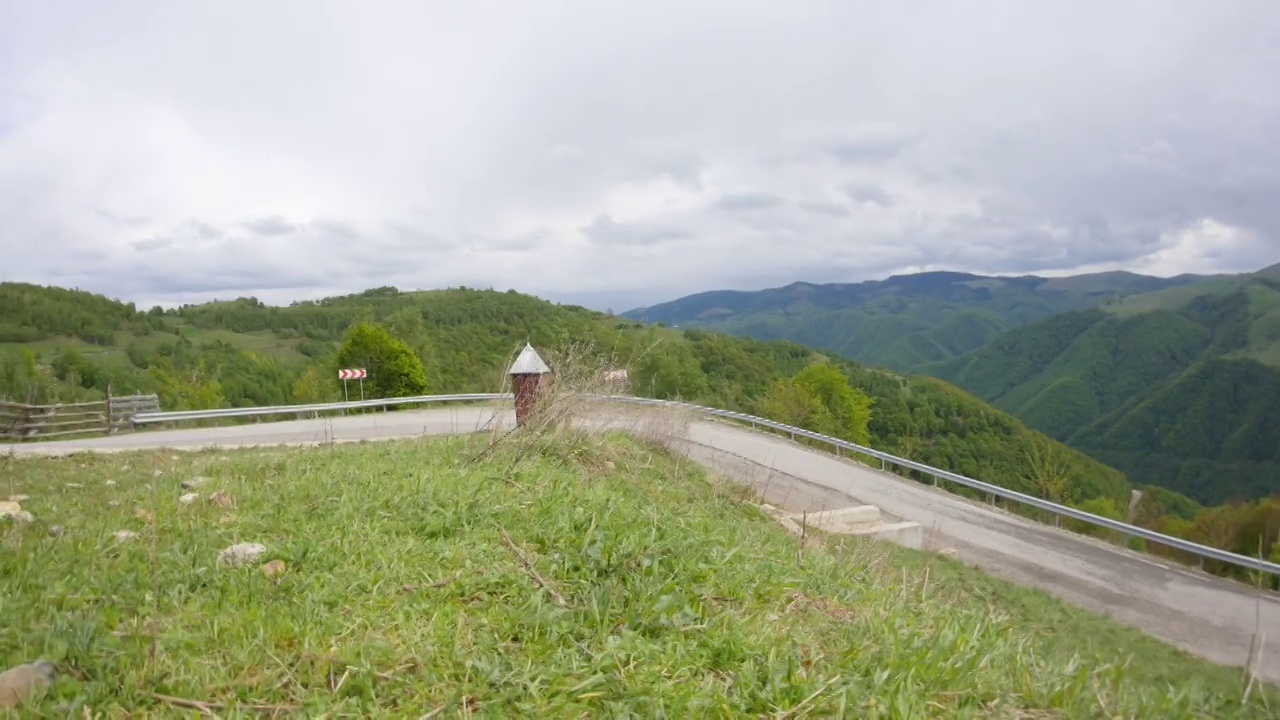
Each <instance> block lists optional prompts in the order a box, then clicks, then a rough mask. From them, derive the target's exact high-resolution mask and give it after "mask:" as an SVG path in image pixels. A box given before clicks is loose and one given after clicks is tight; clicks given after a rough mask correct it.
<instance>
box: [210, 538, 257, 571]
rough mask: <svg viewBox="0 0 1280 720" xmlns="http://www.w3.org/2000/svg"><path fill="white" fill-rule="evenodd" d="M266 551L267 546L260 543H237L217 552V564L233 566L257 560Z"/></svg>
mask: <svg viewBox="0 0 1280 720" xmlns="http://www.w3.org/2000/svg"><path fill="white" fill-rule="evenodd" d="M266 551H267V546H266V545H262V544H260V543H237V544H235V545H232V546H231V547H228V548H226V549H224V550H223V551H222V552H220V553H218V564H219V565H230V566H232V567H235V566H237V565H242V564H244V563H247V562H253V561H254V560H257V559H258V557H260V556H261V555H262V553H264V552H266Z"/></svg>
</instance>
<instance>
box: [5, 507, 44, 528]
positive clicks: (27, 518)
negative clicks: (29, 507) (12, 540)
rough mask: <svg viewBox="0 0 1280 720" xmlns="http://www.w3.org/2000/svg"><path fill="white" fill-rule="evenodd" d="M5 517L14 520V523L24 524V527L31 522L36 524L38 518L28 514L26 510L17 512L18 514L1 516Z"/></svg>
mask: <svg viewBox="0 0 1280 720" xmlns="http://www.w3.org/2000/svg"><path fill="white" fill-rule="evenodd" d="M5 517H7V518H9V519H11V520H13V521H14V522H16V523H21V524H23V525H25V524H27V523H30V522H35V519H36V516H35V515H32V514H31V513H29V512H27V511H26V510H19V511H17V512H15V513H9V514H7V515H0V518H5Z"/></svg>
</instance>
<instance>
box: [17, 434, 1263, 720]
mask: <svg viewBox="0 0 1280 720" xmlns="http://www.w3.org/2000/svg"><path fill="white" fill-rule="evenodd" d="M528 447H529V446H528V444H520V443H513V444H511V445H503V446H500V447H499V448H498V449H497V450H496V451H493V452H488V453H486V452H485V439H484V438H481V437H475V436H473V437H462V438H447V439H430V440H420V441H402V442H391V443H378V444H352V445H337V446H327V447H320V448H316V449H313V450H309V451H303V450H246V451H234V452H214V451H209V452H200V453H180V454H175V455H171V454H170V453H168V452H164V453H151V452H138V453H128V454H121V455H114V456H98V455H77V456H72V457H69V458H62V459H38V460H20V461H13V460H11V461H8V462H9V464H8V465H7V466H4V474H3V475H0V478H2V479H0V493H3V494H4V495H7V494H9V493H19V494H26V495H30V496H31V497H30V499H29V500H27V501H25V502H24V503H23V504H24V508H25V509H28V510H30V511H31V512H32V513H33V514H34V515H35V516H36V521H35V522H34V523H32V524H30V525H15V524H12V523H8V522H7V521H0V615H2V616H3V617H4V619H5V623H4V626H3V628H2V629H0V666H5V667H7V666H10V665H14V664H17V663H20V662H25V661H28V660H34V659H36V658H40V657H44V658H48V659H50V660H52V661H53V662H55V663H56V664H57V666H58V668H59V670H60V673H61V675H60V678H59V680H58V681H57V683H56V684H55V685H54V686H53V688H52V689H51V690H50V692H49V693H48V694H47V695H46V696H45V698H44V699H43V701H42V706H41V707H40V711H41V712H43V713H45V714H49V715H54V714H57V715H61V716H66V717H81V716H82V714H83V713H84V709H85V708H89V709H91V711H92V712H93V713H97V714H99V715H98V716H106V717H119V716H122V715H124V714H126V713H142V714H151V715H168V714H175V715H176V714H179V713H181V712H186V713H188V714H190V713H191V711H190V710H180V709H177V708H173V707H172V706H170V705H168V704H166V702H165V701H162V700H159V699H157V698H156V697H155V694H157V693H159V694H162V695H168V696H176V697H181V698H188V699H192V700H197V701H202V702H208V703H221V704H223V705H225V706H230V705H237V706H238V707H239V708H240V710H241V711H242V712H245V713H246V714H247V710H245V708H244V706H245V705H246V704H250V703H252V704H258V705H287V706H296V707H298V708H300V712H301V713H303V714H305V715H307V716H319V715H321V714H328V715H330V716H335V715H338V714H342V715H345V716H362V717H380V716H409V717H418V716H421V715H423V714H424V713H429V712H432V711H434V710H440V713H439V714H438V715H437V717H454V716H459V715H465V714H467V713H472V714H479V715H484V716H487V717H581V716H593V717H604V716H609V717H614V716H629V717H673V718H684V717H726V716H740V715H746V716H760V715H769V714H774V713H780V714H782V715H784V716H787V717H800V716H810V717H814V716H844V717H860V718H876V717H895V718H906V717H912V718H914V717H948V718H952V717H958V718H964V717H1023V718H1026V717H1036V718H1040V717H1045V718H1047V717H1135V716H1141V717H1159V718H1184V717H1186V718H1190V717H1264V716H1265V714H1264V711H1263V709H1262V707H1261V704H1260V703H1259V702H1258V701H1257V700H1256V697H1257V695H1256V694H1255V696H1254V697H1255V699H1254V700H1253V701H1251V705H1250V707H1248V708H1243V707H1241V706H1240V703H1239V698H1240V690H1241V684H1240V673H1239V671H1233V670H1228V669H1224V668H1220V667H1216V666H1212V665H1209V664H1206V663H1203V662H1200V661H1198V660H1196V659H1193V658H1191V657H1190V656H1188V655H1186V654H1185V653H1182V652H1180V651H1177V650H1174V649H1172V648H1170V647H1169V646H1167V645H1164V644H1162V643H1159V642H1157V641H1155V640H1153V639H1151V638H1148V637H1147V636H1145V635H1142V634H1140V633H1138V632H1137V631H1134V630H1130V629H1127V628H1124V627H1121V626H1119V625H1117V624H1114V623H1112V622H1110V621H1108V620H1105V619H1103V618H1101V617H1099V616H1096V615H1092V614H1088V613H1085V612H1083V611H1079V610H1076V609H1074V608H1072V607H1070V606H1067V605H1066V604H1064V603H1061V602H1058V601H1056V600H1053V599H1050V598H1049V597H1047V596H1045V595H1043V594H1040V593H1037V592H1034V591H1029V590H1024V589H1021V588H1017V587H1015V586H1013V585H1010V584H1008V583H1005V582H1003V581H999V580H996V579H993V578H991V577H989V576H986V575H983V574H981V573H979V572H977V571H974V570H971V569H969V568H966V567H964V566H961V565H959V564H956V563H953V562H951V561H948V560H947V559H945V558H941V557H937V556H932V555H926V554H922V553H917V552H912V551H909V550H905V549H901V548H896V547H893V546H882V545H877V544H872V543H866V542H862V541H855V540H845V541H838V540H836V539H831V538H827V539H825V540H820V541H818V542H817V543H814V544H811V545H809V546H808V547H807V548H806V549H805V550H804V552H803V553H801V552H800V548H799V546H798V542H797V539H796V538H794V537H793V536H791V535H789V534H788V533H787V532H786V531H785V530H783V529H782V528H781V527H780V526H778V525H777V524H776V523H774V522H773V521H771V520H769V519H767V518H766V517H765V516H764V515H763V513H761V512H760V511H759V510H758V509H756V508H755V507H753V506H752V505H750V504H748V503H746V502H744V501H743V500H744V495H743V493H742V491H741V490H739V489H738V488H737V487H736V486H732V485H728V484H724V483H722V482H721V481H719V480H717V479H715V478H708V477H707V476H706V475H704V474H703V472H702V471H701V470H700V469H699V468H697V467H696V466H692V465H689V464H687V463H684V462H681V461H679V460H675V459H672V458H670V457H668V456H667V455H665V454H663V453H662V452H659V451H656V450H654V449H652V448H650V447H648V446H645V445H642V444H640V443H638V442H636V441H633V440H629V439H625V438H618V437H613V438H610V439H607V440H606V439H598V438H590V437H586V436H569V437H566V438H562V439H561V440H559V441H557V442H556V443H553V444H551V445H550V446H549V447H547V448H544V449H541V450H540V451H536V452H535V451H530V450H528V449H527V448H528ZM521 448H525V449H523V450H522V449H521ZM157 473H158V474H157ZM195 475H203V476H206V477H208V478H209V481H208V482H207V483H206V484H205V485H204V486H202V487H201V488H199V490H198V492H200V493H201V499H200V500H199V501H198V502H196V503H194V504H192V505H190V506H185V507H183V506H180V505H179V503H178V497H179V495H180V494H181V493H182V492H184V491H183V490H181V489H180V488H179V483H180V482H181V481H183V480H185V479H188V478H191V477H193V476H195ZM108 480H111V481H115V483H116V484H114V485H108V484H107V481H108ZM218 491H222V492H225V493H227V495H228V496H229V497H230V498H231V500H232V501H234V503H235V506H234V507H232V508H225V507H218V506H217V505H215V504H212V503H210V502H208V501H207V498H208V497H209V494H210V493H214V492H218ZM0 496H3V495H0ZM139 510H142V511H145V512H147V513H151V514H152V516H153V517H152V518H151V519H148V518H146V517H141V518H140V517H139V516H137V515H135V513H138V511H139ZM52 524H59V525H63V526H64V527H65V528H66V529H65V532H64V534H63V535H62V536H61V537H56V538H55V537H52V536H51V535H50V534H49V532H48V528H49V526H50V525H52ZM122 529H128V530H133V531H136V532H138V535H137V536H136V537H134V538H132V539H130V540H126V541H123V542H120V541H117V540H115V539H114V538H113V537H112V533H113V532H115V531H117V530H122ZM504 534H505V536H506V537H508V538H510V541H511V545H509V544H508V543H507V541H506V540H505V539H504ZM237 542H259V543H262V544H264V545H265V546H266V547H267V552H266V554H265V555H263V556H262V557H261V558H260V559H259V561H258V562H255V563H254V564H253V565H251V566H248V567H241V568H224V567H219V566H218V564H217V562H216V556H217V554H218V552H219V551H220V550H221V549H223V548H224V547H226V546H228V545H231V544H233V543H237ZM512 545H514V546H515V547H517V548H519V550H518V551H517V550H515V549H514V548H513V547H512ZM273 560H281V561H283V562H284V563H285V564H286V565H287V568H288V570H287V572H286V573H285V574H284V575H283V576H281V577H280V578H279V579H278V580H272V579H270V578H268V577H266V576H265V575H264V574H263V573H262V572H260V571H259V567H258V566H259V565H261V564H263V563H266V562H268V561H273ZM526 563H527V564H526ZM557 597H559V598H561V599H562V600H563V606H561V604H559V603H558V602H557ZM1268 691H1270V689H1268ZM1271 702H1272V704H1273V705H1274V704H1275V703H1276V702H1280V698H1274V697H1273V698H1271ZM221 708H222V706H215V708H214V709H215V710H216V711H218V712H220V713H221V712H222V711H223V710H222V709H221Z"/></svg>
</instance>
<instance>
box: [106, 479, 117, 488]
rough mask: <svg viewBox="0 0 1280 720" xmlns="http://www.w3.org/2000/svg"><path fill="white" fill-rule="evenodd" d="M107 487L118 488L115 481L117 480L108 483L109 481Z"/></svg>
mask: <svg viewBox="0 0 1280 720" xmlns="http://www.w3.org/2000/svg"><path fill="white" fill-rule="evenodd" d="M106 485H107V487H115V486H116V481H115V480H108V481H107V483H106Z"/></svg>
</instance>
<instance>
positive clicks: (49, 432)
mask: <svg viewBox="0 0 1280 720" xmlns="http://www.w3.org/2000/svg"><path fill="white" fill-rule="evenodd" d="M159 411H160V398H158V397H156V396H155V395H125V396H119V397H108V398H106V399H105V400H93V401H90V402H76V403H60V404H55V405H28V404H25V403H16V402H9V401H7V400H0V438H4V439H7V440H41V439H46V438H55V437H67V436H70V435H91V434H104V433H105V434H110V433H113V432H117V431H119V430H121V429H128V428H131V427H133V417H134V416H135V415H136V414H138V413H140V412H150V413H155V412H159Z"/></svg>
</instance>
